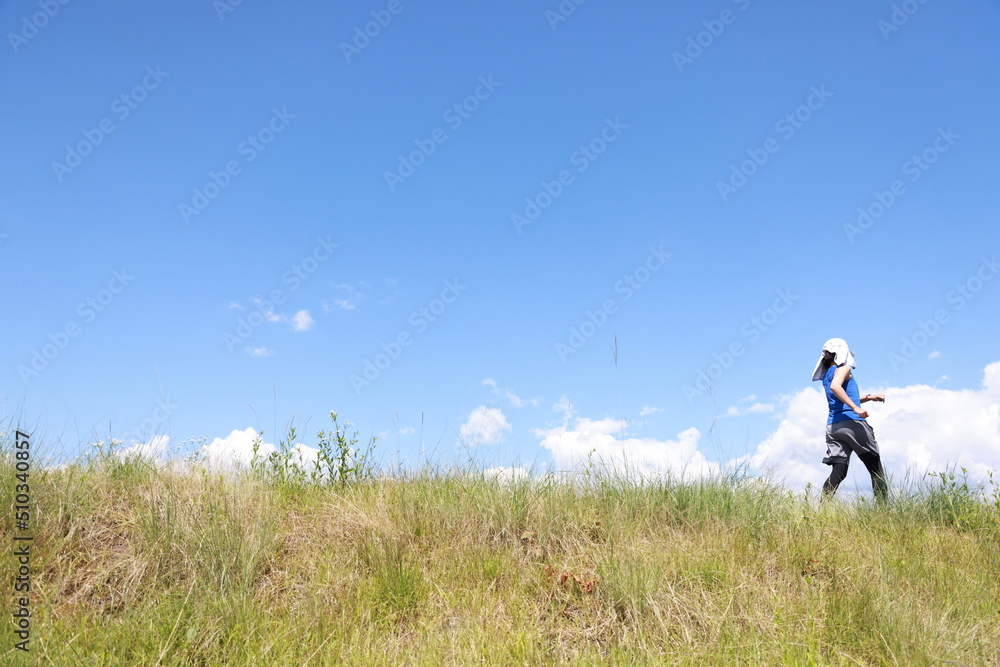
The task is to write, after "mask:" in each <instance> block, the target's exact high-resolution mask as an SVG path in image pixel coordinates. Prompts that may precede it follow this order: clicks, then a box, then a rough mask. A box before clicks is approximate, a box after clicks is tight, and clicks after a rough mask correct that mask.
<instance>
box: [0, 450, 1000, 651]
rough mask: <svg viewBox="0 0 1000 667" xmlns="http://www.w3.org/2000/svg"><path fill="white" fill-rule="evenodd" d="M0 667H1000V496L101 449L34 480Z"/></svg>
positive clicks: (950, 485)
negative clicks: (402, 469)
mask: <svg viewBox="0 0 1000 667" xmlns="http://www.w3.org/2000/svg"><path fill="white" fill-rule="evenodd" d="M5 444H6V449H5V451H4V452H3V461H2V464H0V489H2V490H3V500H4V509H5V511H4V513H3V516H2V518H0V526H2V532H3V539H4V544H5V551H7V556H6V557H5V562H4V563H3V565H2V571H3V575H4V577H3V578H4V585H5V587H6V588H5V590H6V591H8V592H9V596H8V597H7V600H8V604H7V605H6V608H7V611H5V614H6V616H7V619H8V620H7V622H6V623H5V626H4V627H6V628H8V629H7V630H6V631H5V632H4V643H3V646H2V651H0V656H2V658H0V662H3V663H4V664H52V665H88V666H90V665H157V664H162V665H327V664H359V665H367V664H384V665H399V664H456V665H457V664H503V665H507V664H528V665H535V664H546V663H561V662H569V663H578V664H598V663H601V664H603V663H610V664H626V663H628V664H633V663H639V664H679V665H735V664H760V665H904V666H910V665H960V664H962V665H1000V498H998V495H997V494H996V493H995V492H994V490H993V489H992V488H990V489H986V490H985V492H984V490H982V489H978V488H969V487H968V485H965V484H963V483H962V480H961V479H960V478H955V477H953V476H947V475H946V476H944V477H937V478H928V479H927V480H925V481H924V482H921V483H918V484H916V483H915V484H914V485H912V488H909V489H899V488H896V489H894V497H893V500H892V503H891V504H890V506H888V507H877V506H873V505H869V504H866V503H865V502H864V501H853V502H842V501H839V500H836V501H833V502H827V503H822V502H819V500H818V499H817V498H816V497H815V496H812V497H805V496H801V495H793V494H790V493H788V492H787V491H784V490H782V489H780V488H777V487H775V486H771V485H768V484H765V483H763V482H760V481H757V480H754V479H749V478H746V479H740V478H729V479H717V480H711V481H698V482H690V483H682V482H679V481H674V482H671V481H657V482H644V483H629V482H627V481H625V480H623V479H622V478H620V477H617V476H615V475H612V474H601V473H600V472H599V470H600V469H599V467H596V468H595V469H593V470H591V472H590V473H589V474H587V475H581V476H577V477H573V478H570V477H545V478H541V479H538V478H536V479H521V480H514V481H510V480H506V481H501V480H497V479H495V478H491V477H489V476H486V475H484V474H482V473H478V474H477V473H469V472H466V471H446V470H428V471H424V472H410V473H407V474H402V473H400V474H397V475H394V476H386V475H384V474H383V475H374V474H373V473H371V472H370V473H369V474H366V475H363V476H358V477H356V478H352V479H351V480H349V481H346V482H345V483H336V484H330V483H328V480H322V479H321V480H310V479H307V478H304V477H302V476H298V477H297V476H294V475H293V476H276V475H274V474H273V470H272V471H270V472H268V471H262V470H260V469H259V470H257V472H256V473H250V472H247V473H245V474H242V475H227V476H221V475H219V474H211V473H209V472H206V471H205V470H204V469H199V468H194V467H190V466H187V465H182V464H180V463H177V464H173V465H168V466H163V465H160V466H154V465H152V464H150V463H149V462H144V461H142V460H137V459H132V460H121V459H119V458H117V457H115V456H96V457H91V458H90V459H87V460H82V461H80V462H78V463H75V464H72V465H69V466H65V467H61V468H58V469H51V470H46V471H41V470H37V469H36V470H34V471H33V472H32V476H31V503H32V527H31V533H32V535H33V537H34V542H33V546H32V550H33V553H32V561H31V585H32V592H31V595H32V606H33V609H34V616H33V619H32V629H31V643H30V652H29V653H24V652H22V651H18V650H15V649H14V648H13V646H14V643H15V642H16V641H17V639H16V638H15V637H14V635H13V628H12V626H11V625H10V619H11V614H12V611H11V610H13V609H14V607H15V598H16V597H17V595H15V593H14V584H15V573H16V570H17V565H16V563H15V560H14V558H13V557H12V556H11V555H10V549H9V548H7V547H8V546H9V545H11V544H13V543H14V542H13V537H14V534H15V528H16V526H15V524H14V519H13V517H14V510H13V506H14V504H15V503H14V497H15V486H14V485H15V484H16V483H17V481H16V479H15V474H16V471H15V469H14V463H13V458H12V451H11V448H10V443H5Z"/></svg>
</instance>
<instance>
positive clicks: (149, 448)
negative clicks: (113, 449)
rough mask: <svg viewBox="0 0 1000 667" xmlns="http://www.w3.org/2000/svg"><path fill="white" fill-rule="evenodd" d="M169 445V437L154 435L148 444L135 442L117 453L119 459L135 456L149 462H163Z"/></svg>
mask: <svg viewBox="0 0 1000 667" xmlns="http://www.w3.org/2000/svg"><path fill="white" fill-rule="evenodd" d="M169 445H170V437H169V436H166V435H154V436H152V437H151V438H150V439H149V441H148V442H136V443H133V444H132V445H131V446H129V447H126V448H125V449H123V450H121V451H120V452H118V456H120V457H121V458H129V457H132V456H136V457H139V458H142V459H148V460H150V461H163V460H165V459H166V457H167V453H168V450H169Z"/></svg>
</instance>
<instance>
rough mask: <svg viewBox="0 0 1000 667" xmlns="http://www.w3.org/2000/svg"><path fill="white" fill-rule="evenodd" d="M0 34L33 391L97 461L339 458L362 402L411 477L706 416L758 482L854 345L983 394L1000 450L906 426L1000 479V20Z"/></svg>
mask: <svg viewBox="0 0 1000 667" xmlns="http://www.w3.org/2000/svg"><path fill="white" fill-rule="evenodd" d="M569 10H572V12H570V11H569ZM560 12H561V13H560ZM0 22H2V26H3V32H4V34H5V39H4V42H5V43H4V45H3V47H2V48H0V54H2V55H0V68H2V73H3V80H4V89H5V94H4V96H3V99H2V101H0V105H2V114H0V131H2V135H3V141H2V143H0V158H2V159H0V170H2V178H0V234H3V235H4V236H3V237H2V239H0V262H2V265H3V266H4V268H5V275H6V276H7V278H6V279H5V281H4V283H3V285H4V288H3V301H4V304H5V308H4V314H5V318H6V323H5V324H4V326H3V328H2V329H0V331H2V339H0V349H2V350H3V363H2V364H0V394H2V404H3V409H4V411H5V413H6V415H8V417H9V418H14V419H15V420H19V422H20V423H24V424H30V425H33V427H34V428H36V429H37V430H38V431H39V432H41V433H44V434H46V439H47V441H48V443H49V446H50V447H51V448H52V449H53V450H54V451H59V452H61V453H62V454H63V455H67V456H71V455H73V454H75V453H77V452H78V451H80V449H81V447H83V446H85V445H86V444H88V443H90V442H92V441H94V440H100V439H106V438H108V437H119V438H122V439H125V440H126V441H130V440H131V439H136V440H139V441H142V442H147V441H148V440H149V438H151V437H152V436H154V435H157V436H167V437H169V439H170V441H171V442H172V443H173V444H175V445H176V444H178V443H181V442H183V441H185V440H187V439H189V438H197V437H204V438H207V439H208V440H213V439H215V438H223V439H225V438H227V437H228V436H229V434H231V433H232V432H233V431H234V430H240V431H242V430H243V429H247V428H252V429H255V430H256V429H263V430H264V431H265V432H266V436H265V437H266V438H268V439H272V440H273V438H274V437H275V431H276V430H277V431H281V430H283V428H284V425H285V424H286V423H287V422H288V421H289V420H294V421H295V423H296V424H297V425H299V427H300V432H301V431H302V430H303V428H304V431H305V433H306V436H305V437H304V439H303V442H305V443H309V442H311V435H310V434H311V433H313V432H315V430H318V429H320V428H323V427H325V425H326V414H327V413H328V412H329V411H330V410H337V411H338V412H339V413H340V414H341V415H342V416H343V417H346V418H347V419H349V420H351V421H352V422H354V423H355V424H357V425H358V428H360V429H361V430H362V432H363V434H366V435H367V434H372V433H376V434H382V435H383V439H382V443H381V445H380V449H381V451H382V453H383V454H384V455H385V456H387V457H389V458H392V459H395V460H400V461H402V460H413V459H414V458H415V457H416V456H417V455H418V454H419V452H420V450H421V444H420V443H421V432H420V431H421V423H422V424H423V438H422V439H423V445H424V448H425V449H426V450H427V451H429V452H433V453H434V454H435V455H436V456H437V457H439V458H441V459H444V460H459V461H461V460H465V459H467V458H468V457H470V456H471V457H472V458H473V459H474V460H475V461H476V462H477V463H480V464H481V465H486V466H490V465H503V466H517V465H522V466H530V465H531V464H533V463H534V464H537V465H540V466H546V465H549V464H552V465H555V466H556V467H560V466H563V465H568V462H569V459H563V458H560V456H562V455H561V454H559V452H557V451H556V449H555V448H554V447H553V446H552V442H553V441H552V440H547V438H550V437H554V438H559V437H564V436H565V438H566V439H567V441H569V440H572V437H571V435H566V434H567V433H568V434H576V435H579V434H580V433H581V432H583V431H586V430H587V428H590V431H589V433H591V435H594V434H599V435H601V437H605V436H609V437H611V440H612V441H613V442H612V443H611V444H609V447H612V448H613V447H614V446H620V447H621V448H623V449H624V450H628V451H633V450H631V449H629V447H630V446H631V445H636V447H637V449H635V450H634V451H635V452H636V453H637V456H640V458H641V457H642V456H646V455H645V454H642V453H641V452H648V451H659V449H665V450H672V451H675V452H684V451H687V450H685V449H684V447H685V446H686V445H684V443H685V442H688V440H685V439H684V438H682V437H680V435H679V434H682V433H685V432H688V430H689V429H692V428H693V429H696V431H697V433H698V434H699V438H697V439H696V443H695V445H694V449H693V450H692V451H691V452H688V453H689V454H692V452H693V453H696V454H697V456H699V457H702V458H703V459H704V460H705V461H707V462H724V461H727V460H732V459H734V458H737V457H740V456H743V455H750V454H753V453H754V452H758V453H759V452H761V451H763V450H762V449H761V447H762V443H764V444H766V443H769V442H771V443H773V442H774V439H775V437H776V434H778V433H785V431H782V429H783V428H785V427H786V426H787V424H788V423H789V421H790V420H792V421H794V419H795V418H798V417H796V416H794V415H792V414H791V412H790V410H791V409H792V406H794V405H796V403H795V401H796V397H801V396H803V395H804V394H803V392H808V391H811V390H812V389H813V388H811V387H810V383H809V377H810V374H811V371H812V366H813V364H814V363H815V360H816V357H817V356H818V353H819V349H820V347H821V345H822V343H823V341H824V340H826V339H827V338H830V337H843V338H846V339H847V340H848V341H849V342H850V344H851V346H852V348H853V349H854V351H855V352H856V353H857V357H858V362H859V367H858V370H857V372H856V375H857V377H858V379H859V381H860V382H861V383H862V386H863V389H862V391H866V389H865V388H866V387H871V388H878V387H882V388H889V389H899V391H900V392H901V393H900V394H899V395H900V396H908V395H910V394H907V393H906V392H907V391H913V389H912V388H914V387H920V386H923V385H926V386H928V387H932V388H933V389H934V390H935V391H940V392H945V393H944V394H942V395H941V396H938V395H932V396H929V397H924V398H925V399H926V400H929V401H931V402H932V403H933V404H935V405H937V404H941V403H942V401H943V402H947V400H945V399H947V398H948V397H952V396H962V395H969V393H970V392H971V394H975V395H976V396H977V397H979V398H983V397H986V398H983V400H984V401H985V402H984V403H983V405H982V406H981V407H982V409H983V410H985V411H986V414H987V415H988V416H987V422H984V426H983V428H984V430H983V434H984V435H982V437H983V438H985V440H983V441H982V442H978V441H977V443H978V444H968V443H962V442H954V441H946V442H945V441H943V440H942V438H947V437H951V436H948V435H947V434H948V433H952V432H951V431H948V430H947V427H946V425H941V424H940V420H941V419H942V418H943V419H946V420H957V421H959V422H961V421H963V420H966V419H967V418H968V415H960V414H951V415H950V416H945V417H940V418H939V417H934V418H933V419H931V418H930V417H928V415H927V410H923V409H918V408H919V407H920V405H923V404H919V405H918V404H916V403H914V404H913V405H910V406H909V407H908V408H907V414H908V415H911V417H910V418H909V419H910V421H912V420H913V419H924V422H922V423H924V425H925V427H926V428H925V430H926V429H932V430H933V429H936V428H939V427H940V428H944V429H945V430H944V431H941V432H940V433H937V432H935V433H937V435H934V436H933V437H931V436H928V437H929V443H928V445H927V446H928V447H939V448H941V449H942V450H947V451H948V452H950V453H951V454H952V455H953V458H952V459H951V460H954V458H955V457H958V456H959V454H960V453H961V451H962V450H963V447H966V446H968V447H970V448H971V449H970V451H974V454H975V455H974V456H973V459H974V462H976V463H977V464H983V465H1000V444H998V443H996V442H994V441H993V440H992V437H993V435H992V432H991V431H990V428H991V424H992V423H993V422H992V421H989V420H991V419H992V417H991V416H989V415H992V414H993V413H992V412H990V410H992V409H993V408H992V407H991V406H995V405H996V404H995V403H994V402H993V399H992V394H990V393H989V392H990V391H992V390H991V389H990V386H991V385H990V384H989V383H988V382H987V383H986V384H984V372H985V371H986V369H987V367H989V365H990V364H993V363H994V362H997V361H1000V351H998V349H997V343H996V341H997V337H996V334H997V316H996V313H997V312H998V308H997V306H998V304H1000V281H991V280H990V279H991V278H992V277H993V274H994V273H996V271H997V270H998V269H997V268H996V267H995V265H994V264H993V262H994V261H995V260H994V258H995V256H996V253H997V250H998V247H1000V232H998V231H997V225H996V210H997V199H998V194H997V193H998V192H1000V189H998V188H997V186H996V181H997V172H996V165H997V161H996V156H997V155H998V149H1000V134H998V133H997V131H996V118H997V117H998V115H1000V95H998V94H997V90H998V86H997V84H998V80H1000V58H998V57H997V56H998V55H1000V42H998V41H997V40H996V35H997V32H998V29H1000V3H997V2H987V1H986V0H978V1H969V2H964V3H957V4H955V3H952V4H946V3H941V2H932V1H929V0H928V1H926V2H923V3H920V2H918V1H917V0H911V2H908V3H896V4H895V5H894V4H893V3H891V2H885V3H882V2H875V3H871V2H861V1H859V0H848V1H846V2H842V3H836V4H827V5H822V6H809V7H805V6H803V5H801V4H796V3H791V2H781V3H761V2H758V1H757V0H738V1H736V2H730V1H725V2H723V1H715V2H699V3H688V4H685V5H684V6H681V7H672V6H657V7H653V6H651V5H650V4H646V5H643V4H634V5H627V6H621V5H620V4H612V3H606V2H598V1H597V0H590V1H589V2H584V3H582V4H579V5H576V4H574V3H573V2H570V1H567V2H563V3H562V4H561V5H560V3H557V2H554V1H552V2H543V3H538V4H535V5H532V6H530V7H514V6H508V5H504V4H502V3H501V4H483V3H470V4H467V5H464V6H458V7H456V6H451V5H449V6H444V5H435V4H433V3H417V2H413V3H411V2H407V1H406V0H394V1H393V2H365V3H352V4H350V5H337V6H333V5H329V4H328V3H320V2H313V1H301V2H293V3H286V4H283V5H280V6H269V5H266V4H264V3H255V2H242V3H240V4H238V5H233V4H231V2H229V0H220V1H218V2H215V3H213V2H211V1H209V0H199V1H198V2H183V3H179V4H173V5H170V6H169V7H167V6H163V7H162V8H160V7H155V6H147V5H120V4H119V5H115V6H107V7H94V6H89V5H84V4H78V3H76V2H68V3H67V4H60V3H59V2H58V1H50V2H44V1H43V2H41V3H39V2H37V1H36V2H29V1H22V0H18V1H10V0H8V1H6V2H2V3H0ZM380 22H381V24H384V25H380ZM366 30H367V31H368V34H369V35H370V36H366V35H365V31H366ZM859 209H860V211H861V213H864V212H867V213H868V215H869V216H870V217H867V218H861V222H860V223H859V215H860V213H859ZM666 255H669V257H668V258H665V256H666ZM654 267H655V268H654ZM275 296H277V297H278V298H279V299H280V303H279V302H278V301H276V300H273V299H274V297H275ZM90 300H92V301H90ZM255 313H256V315H255ZM241 320H242V321H245V322H246V325H244V326H243V327H242V329H241V324H240V323H241ZM935 320H936V321H935ZM921 322H923V323H924V329H923V330H922V329H921V324H920V323H921ZM255 324H256V325H255ZM935 325H936V326H935ZM574 329H576V330H577V331H578V332H579V334H577V335H576V337H574V334H573V330H574ZM247 333H249V335H245V334H247ZM915 336H916V338H915V339H914V337H915ZM904 339H905V340H904ZM234 341H235V342H234ZM907 341H909V343H907ZM394 342H395V343H396V344H399V349H398V350H396V348H395V347H394ZM401 342H402V344H400V343H401ZM615 344H617V357H616V356H615V349H614V348H615ZM560 345H562V346H563V347H560ZM734 346H735V347H734ZM567 349H569V350H571V352H567ZM734 349H735V350H736V351H737V352H738V354H736V355H733V356H732V358H731V359H730V358H729V357H727V354H731V353H732V350H734ZM397 352H398V354H397ZM379 354H385V355H386V356H385V357H378V355H379ZM894 355H895V356H894ZM366 362H370V363H371V364H372V365H373V366H374V365H375V364H378V365H380V366H382V367H383V368H378V369H377V372H376V371H375V370H371V369H369V376H368V378H367V379H366V378H365V376H364V371H365V368H366ZM713 363H718V364H719V366H718V367H716V368H713V367H712V364H713ZM699 373H705V374H706V375H707V374H709V373H711V374H712V375H714V376H715V377H713V381H712V391H711V393H709V392H707V391H704V388H705V384H704V381H703V382H702V384H701V385H700V386H699V385H698V384H697V383H698V380H699ZM352 376H353V378H354V379H353V380H352ZM702 377H704V376H702ZM986 377H987V379H988V378H989V377H991V376H990V373H989V372H986ZM359 378H360V379H361V380H363V381H364V382H361V381H359ZM685 386H687V387H688V389H687V390H686V389H685ZM963 391H964V392H966V394H962V392H963ZM984 392H985V393H984ZM890 393H891V392H890ZM751 396H752V397H753V398H751ZM942 397H944V398H942ZM914 400H916V399H914ZM921 400H923V399H921ZM896 405H897V406H899V403H898V402H897V403H896ZM977 405H978V404H977ZM753 406H757V407H753ZM887 407H888V404H887ZM977 409H978V408H977ZM977 414H978V413H977ZM727 415H728V416H727ZM912 415H917V416H916V417H912ZM920 415H923V417H920ZM824 416H825V415H824V413H823V410H822V406H820V408H819V410H818V412H816V413H815V424H816V428H821V426H822V424H823V421H824ZM802 419H804V420H807V418H806V416H805V415H804V414H803V415H802ZM602 420H612V421H611V422H607V423H608V424H610V423H617V424H619V425H620V426H619V427H617V428H616V429H610V427H607V428H605V427H595V426H594V425H595V424H598V425H600V424H605V422H604V421H602ZM904 421H905V420H904ZM581 425H582V426H581ZM588 425H589V426H588ZM591 427H593V428H591ZM559 428H564V429H565V433H563V434H562V435H559V434H556V435H554V436H552V435H551V434H552V432H553V429H556V430H558V429H559ZM612 431H613V432H612ZM547 434H548V435H547ZM952 435H953V433H952ZM595 437H596V436H595ZM815 437H816V436H815V433H814V432H812V431H810V432H809V433H808V434H804V435H802V436H801V438H799V440H798V441H795V442H793V441H794V440H795V438H791V439H790V440H788V442H787V447H789V448H792V449H795V451H796V452H805V456H806V458H807V459H808V460H813V459H816V460H818V459H819V458H822V454H823V451H822V450H823V447H822V440H821V439H820V444H818V445H817V444H816V442H815ZM886 437H887V438H889V439H890V440H891V439H892V438H893V436H892V434H889V433H887V434H886ZM976 437H978V436H976ZM997 439H998V440H1000V433H998V434H997ZM574 442H575V441H574ZM892 442H893V443H894V444H892V446H894V447H896V449H897V450H898V451H899V452H905V451H909V449H908V448H911V447H915V446H916V445H913V444H912V443H910V442H902V441H898V440H896V441H892ZM614 443H617V445H615V444H614ZM643 443H645V444H643ZM592 444H593V443H592V442H591V441H590V440H587V439H586V438H583V439H582V440H581V441H580V444H579V446H580V447H582V448H588V447H590V446H591V445H592ZM921 446H922V445H921ZM994 446H995V447H994ZM594 448H596V447H594ZM796 448H797V449H796ZM597 449H600V448H597ZM764 449H766V447H765V448H764ZM782 451H785V452H786V453H787V451H786V450H782ZM788 451H791V450H788ZM900 455H901V456H902V454H900ZM775 456H777V459H776V460H777V461H778V462H779V463H780V458H781V455H775ZM647 458H648V457H647ZM655 458H656V457H655V456H654V457H653V459H655ZM682 458H683V457H682ZM643 460H646V459H643ZM678 460H680V459H678ZM699 460H700V459H699ZM921 460H922V459H920V457H919V456H917V455H916V454H914V455H913V456H908V457H907V456H902V458H901V459H900V461H902V462H903V463H906V464H907V465H909V464H915V462H919V461H921ZM648 462H649V465H650V466H652V467H653V468H656V467H657V466H658V465H667V464H666V463H663V462H662V461H661V462H660V463H657V462H656V461H653V460H652V459H650V460H649V461H648ZM675 463H676V462H675ZM675 463H671V464H670V465H675ZM903 463H900V465H903ZM778 472H779V473H780V472H781V470H780V465H779V470H778ZM813 472H814V473H815V475H820V474H821V473H822V472H823V470H822V466H819V467H818V468H815V469H814V470H813Z"/></svg>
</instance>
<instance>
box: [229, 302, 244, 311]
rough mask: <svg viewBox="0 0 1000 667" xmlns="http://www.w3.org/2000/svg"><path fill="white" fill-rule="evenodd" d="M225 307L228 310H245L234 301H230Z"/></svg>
mask: <svg viewBox="0 0 1000 667" xmlns="http://www.w3.org/2000/svg"><path fill="white" fill-rule="evenodd" d="M226 307H227V308H229V310H245V308H244V307H243V306H242V305H241V304H239V303H237V302H236V301H230V302H229V305H228V306H226Z"/></svg>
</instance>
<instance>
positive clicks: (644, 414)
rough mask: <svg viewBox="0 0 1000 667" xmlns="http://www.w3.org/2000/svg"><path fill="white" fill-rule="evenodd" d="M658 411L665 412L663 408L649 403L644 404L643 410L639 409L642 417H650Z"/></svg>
mask: <svg viewBox="0 0 1000 667" xmlns="http://www.w3.org/2000/svg"><path fill="white" fill-rule="evenodd" d="M657 412H663V408H651V407H649V406H648V405H644V406H642V410H639V416H640V417H648V416H649V415H655V414H656V413H657Z"/></svg>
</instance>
